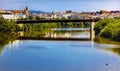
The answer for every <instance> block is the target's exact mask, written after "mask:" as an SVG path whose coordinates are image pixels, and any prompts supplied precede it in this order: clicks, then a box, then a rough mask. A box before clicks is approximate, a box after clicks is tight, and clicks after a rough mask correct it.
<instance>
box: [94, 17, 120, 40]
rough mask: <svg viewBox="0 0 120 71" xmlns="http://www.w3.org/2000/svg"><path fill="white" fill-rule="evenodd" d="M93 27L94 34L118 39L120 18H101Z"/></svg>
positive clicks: (119, 37) (119, 35)
mask: <svg viewBox="0 0 120 71" xmlns="http://www.w3.org/2000/svg"><path fill="white" fill-rule="evenodd" d="M94 29H95V33H96V35H99V36H101V37H105V38H109V39H112V40H115V41H120V19H106V20H101V21H99V22H98V23H97V24H96V25H95V28H94Z"/></svg>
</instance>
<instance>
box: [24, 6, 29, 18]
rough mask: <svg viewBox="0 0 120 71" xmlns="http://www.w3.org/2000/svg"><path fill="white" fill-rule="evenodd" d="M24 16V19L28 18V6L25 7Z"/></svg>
mask: <svg viewBox="0 0 120 71" xmlns="http://www.w3.org/2000/svg"><path fill="white" fill-rule="evenodd" d="M25 14H26V18H28V16H29V11H28V6H26V9H25Z"/></svg>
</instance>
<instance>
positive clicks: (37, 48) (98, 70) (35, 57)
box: [0, 37, 120, 71]
mask: <svg viewBox="0 0 120 71" xmlns="http://www.w3.org/2000/svg"><path fill="white" fill-rule="evenodd" d="M0 71H120V45H119V43H117V42H112V41H108V40H104V39H101V38H99V37H98V38H96V40H95V41H41V40H15V41H13V42H12V43H8V44H6V45H4V46H3V45H0Z"/></svg>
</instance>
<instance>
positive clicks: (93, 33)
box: [90, 22, 96, 41]
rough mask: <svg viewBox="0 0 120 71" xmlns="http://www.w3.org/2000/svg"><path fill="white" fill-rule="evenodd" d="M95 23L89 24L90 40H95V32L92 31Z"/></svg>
mask: <svg viewBox="0 0 120 71" xmlns="http://www.w3.org/2000/svg"><path fill="white" fill-rule="evenodd" d="M95 24H96V22H91V24H90V40H92V41H93V40H94V38H95V31H94V26H95Z"/></svg>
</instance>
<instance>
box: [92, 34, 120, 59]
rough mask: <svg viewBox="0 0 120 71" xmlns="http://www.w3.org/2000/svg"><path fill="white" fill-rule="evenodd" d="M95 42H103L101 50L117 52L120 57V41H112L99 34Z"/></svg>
mask: <svg viewBox="0 0 120 71" xmlns="http://www.w3.org/2000/svg"><path fill="white" fill-rule="evenodd" d="M94 42H96V43H98V44H101V46H102V47H101V48H99V49H101V50H105V51H109V52H112V53H115V54H116V55H118V56H119V57H120V42H115V41H111V40H108V39H105V38H102V37H99V36H96V37H95V39H94Z"/></svg>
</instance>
